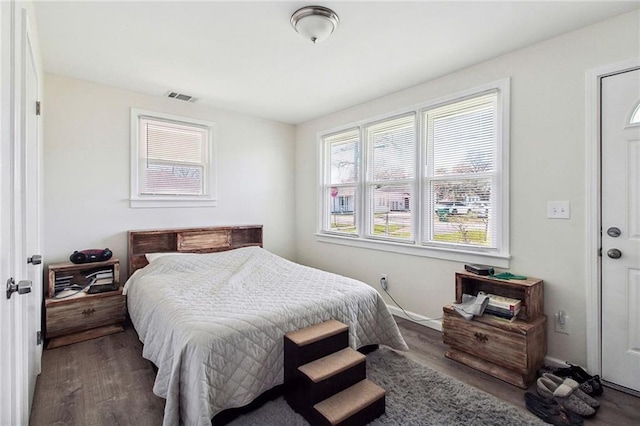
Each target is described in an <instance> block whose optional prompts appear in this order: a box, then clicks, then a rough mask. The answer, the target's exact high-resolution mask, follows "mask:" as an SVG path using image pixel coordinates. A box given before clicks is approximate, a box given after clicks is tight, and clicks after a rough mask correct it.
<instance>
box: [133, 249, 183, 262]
mask: <svg viewBox="0 0 640 426" xmlns="http://www.w3.org/2000/svg"><path fill="white" fill-rule="evenodd" d="M184 254H194V253H181V252H177V251H166V252H162V253H145V255H144V257H146V258H147V262H149V263H151V262H153V261H154V260H156V259H159V258H161V257H162V256H175V255H184Z"/></svg>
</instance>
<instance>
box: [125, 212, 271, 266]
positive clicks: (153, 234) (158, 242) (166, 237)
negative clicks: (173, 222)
mask: <svg viewBox="0 0 640 426" xmlns="http://www.w3.org/2000/svg"><path fill="white" fill-rule="evenodd" d="M128 234H129V271H128V272H129V276H131V274H133V273H134V272H135V271H137V270H138V269H140V268H144V267H145V266H147V265H148V264H149V262H147V258H146V257H145V256H144V255H145V253H164V252H181V253H214V252H219V251H226V250H232V249H237V248H240V247H249V246H258V247H262V225H246V226H214V227H206V228H174V229H159V230H158V229H156V230H146V231H129V232H128Z"/></svg>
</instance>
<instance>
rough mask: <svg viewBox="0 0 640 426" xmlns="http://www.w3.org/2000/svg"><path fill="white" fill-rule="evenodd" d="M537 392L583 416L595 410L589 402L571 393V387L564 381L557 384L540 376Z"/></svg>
mask: <svg viewBox="0 0 640 426" xmlns="http://www.w3.org/2000/svg"><path fill="white" fill-rule="evenodd" d="M537 385H538V394H539V395H540V396H541V397H543V398H546V399H553V400H554V401H556V402H557V403H558V404H560V405H562V406H563V407H564V408H565V409H567V410H569V411H572V412H574V413H576V414H579V415H581V416H583V417H590V416H593V415H594V414H595V413H596V410H595V409H594V408H593V407H591V406H590V405H589V404H587V403H586V402H584V401H583V400H581V399H580V398H578V397H577V396H576V395H574V394H573V389H571V387H569V386H568V385H565V384H564V383H562V384H560V385H558V384H556V383H555V382H554V381H552V380H551V379H549V378H547V377H544V376H543V377H540V378H539V379H538V381H537Z"/></svg>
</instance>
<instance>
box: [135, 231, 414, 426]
mask: <svg viewBox="0 0 640 426" xmlns="http://www.w3.org/2000/svg"><path fill="white" fill-rule="evenodd" d="M149 260H150V262H149ZM129 271H130V273H131V276H130V278H129V279H128V280H127V283H126V284H125V294H126V295H127V305H128V310H129V314H130V317H131V321H132V323H133V325H134V327H135V329H136V331H137V333H138V336H139V338H140V340H141V341H142V343H143V353H142V355H143V357H144V358H146V359H148V360H150V361H151V362H153V363H154V364H155V365H156V366H157V368H158V371H157V375H156V380H155V383H154V387H153V392H154V393H155V394H156V395H158V396H160V397H162V398H165V399H166V405H165V412H164V422H163V424H164V425H178V424H186V425H210V424H211V419H212V418H213V417H214V416H215V415H216V414H218V413H220V412H222V411H223V410H226V409H229V408H236V407H241V406H245V405H247V404H249V403H250V402H251V401H253V400H254V399H255V398H256V397H258V396H259V395H261V394H263V393H264V392H266V391H268V390H270V389H272V388H274V387H275V386H277V385H280V384H282V382H283V335H284V334H285V333H286V332H288V331H292V330H297V329H300V328H303V327H308V326H310V325H313V324H317V323H319V322H322V321H326V320H328V319H336V320H338V321H341V322H343V323H345V324H347V325H349V327H350V337H349V340H350V345H351V346H352V347H354V348H360V347H362V346H367V345H373V344H383V345H387V346H390V347H392V348H395V349H399V350H405V349H406V348H407V347H406V344H405V342H404V340H403V338H402V336H401V335H400V332H399V330H398V327H397V325H396V323H395V321H394V319H393V317H392V316H391V314H390V313H389V311H388V309H387V307H386V304H385V303H384V301H383V299H382V298H381V297H380V295H379V294H378V292H377V291H376V290H374V289H373V288H372V287H370V286H368V285H366V284H364V283H361V282H359V281H356V280H353V279H349V278H346V277H343V276H340V275H336V274H331V273H328V272H324V271H320V270H317V269H313V268H309V267H305V266H302V265H298V264H296V263H293V262H290V261H288V260H286V259H283V258H281V257H279V256H276V255H274V254H272V253H270V252H268V251H267V250H265V249H263V248H262V227H261V226H242V227H214V228H189V229H169V230H154V231H130V232H129Z"/></svg>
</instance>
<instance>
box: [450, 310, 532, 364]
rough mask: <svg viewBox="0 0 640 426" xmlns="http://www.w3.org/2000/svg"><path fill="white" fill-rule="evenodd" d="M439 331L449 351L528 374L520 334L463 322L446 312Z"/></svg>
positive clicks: (524, 346) (526, 351)
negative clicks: (456, 350)
mask: <svg viewBox="0 0 640 426" xmlns="http://www.w3.org/2000/svg"><path fill="white" fill-rule="evenodd" d="M442 329H443V339H444V343H446V344H447V345H449V346H451V347H452V348H456V349H458V350H461V351H463V352H466V353H469V354H472V355H474V356H476V357H478V358H481V359H484V360H487V361H490V362H493V363H495V364H498V365H501V366H503V367H506V368H509V369H511V370H514V371H518V372H522V373H525V372H527V370H528V367H529V359H528V350H527V344H528V340H527V335H526V333H523V332H522V331H520V332H518V330H506V329H502V328H498V327H493V326H490V325H487V324H483V323H481V322H478V321H467V320H465V319H464V318H462V317H461V316H459V315H458V314H455V313H449V312H446V311H445V313H444V317H443V326H442Z"/></svg>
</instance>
